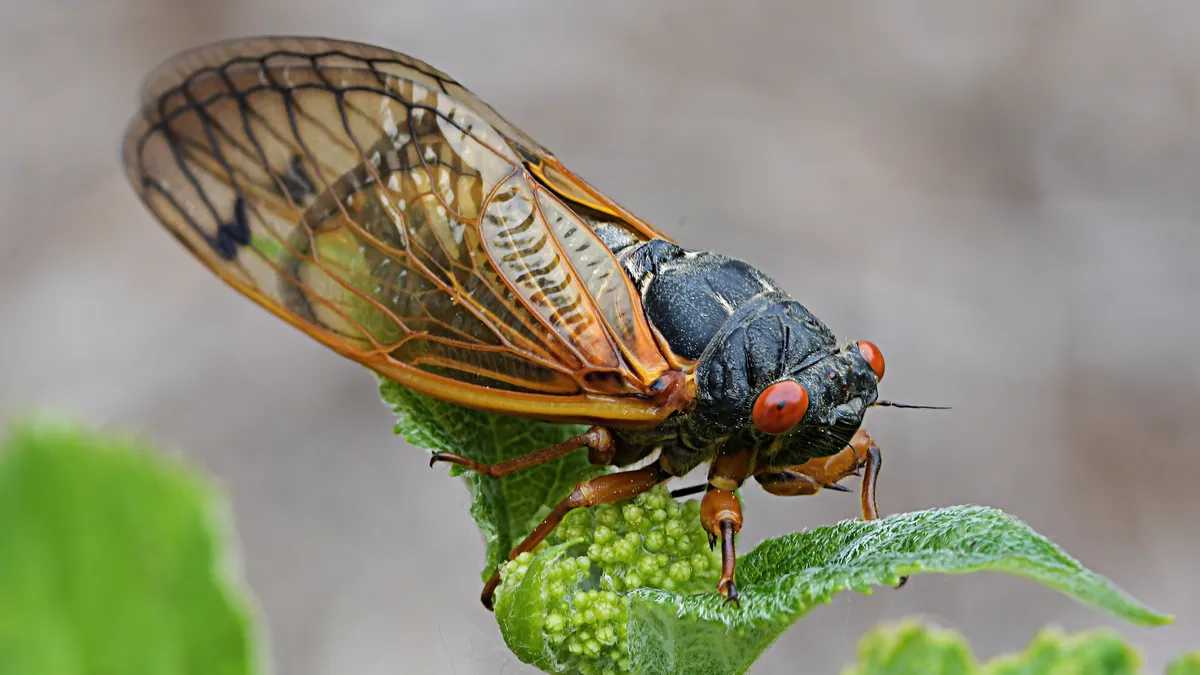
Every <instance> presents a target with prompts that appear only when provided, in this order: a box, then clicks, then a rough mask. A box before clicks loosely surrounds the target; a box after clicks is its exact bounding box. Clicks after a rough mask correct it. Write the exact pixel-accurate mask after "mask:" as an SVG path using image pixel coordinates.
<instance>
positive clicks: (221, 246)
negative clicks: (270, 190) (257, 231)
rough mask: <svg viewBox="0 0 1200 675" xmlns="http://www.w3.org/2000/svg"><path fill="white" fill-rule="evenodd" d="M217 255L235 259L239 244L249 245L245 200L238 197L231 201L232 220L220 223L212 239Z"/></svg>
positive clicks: (248, 222)
mask: <svg viewBox="0 0 1200 675" xmlns="http://www.w3.org/2000/svg"><path fill="white" fill-rule="evenodd" d="M211 243H212V247H213V249H215V250H216V252H217V255H219V256H221V257H222V258H224V259H226V260H235V259H236V258H237V250H238V248H239V247H241V246H249V245H250V221H249V220H247V219H246V200H245V199H243V198H241V197H238V198H237V201H236V202H234V203H233V220H232V221H229V222H224V223H221V224H220V225H219V226H218V227H217V235H216V237H214V238H213V240H212V242H211Z"/></svg>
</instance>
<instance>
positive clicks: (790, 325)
mask: <svg viewBox="0 0 1200 675" xmlns="http://www.w3.org/2000/svg"><path fill="white" fill-rule="evenodd" d="M883 372H884V361H883V356H882V355H881V354H880V351H879V349H878V348H876V347H875V345H874V344H872V343H870V342H866V341H861V342H857V343H855V342H850V343H839V342H838V341H837V339H836V338H835V337H834V335H833V333H832V332H831V331H830V330H829V328H828V327H826V326H825V324H824V323H822V322H821V321H820V320H819V319H817V317H815V316H813V314H812V313H811V312H809V311H808V310H807V309H806V308H805V307H804V306H803V305H801V304H800V303H798V302H796V301H794V300H792V299H790V298H789V297H788V296H787V295H786V294H784V293H782V292H778V291H776V292H770V293H764V294H762V295H759V296H758V297H756V298H754V299H753V300H751V301H750V302H748V303H746V304H745V305H744V306H742V307H741V308H740V309H739V310H738V311H737V312H736V313H734V314H733V315H732V316H730V318H729V320H727V321H726V322H725V325H724V326H723V327H722V329H721V330H720V331H719V332H718V334H717V335H716V336H714V338H713V339H712V341H711V342H710V343H709V344H708V346H707V348H706V349H705V351H704V353H703V354H702V355H701V357H700V358H699V359H698V360H697V363H696V369H695V379H696V407H695V409H694V411H693V414H692V417H693V419H694V425H695V426H696V428H697V429H698V430H701V433H702V434H703V435H705V436H708V437H710V438H718V437H723V438H728V439H729V440H728V441H727V442H732V443H739V444H743V445H745V446H756V447H765V446H774V448H775V451H776V452H786V453H788V455H789V456H790V457H795V458H797V461H802V459H803V458H804V457H823V456H828V455H831V454H834V453H836V452H838V451H840V450H841V449H842V448H843V447H845V445H846V443H847V442H848V441H849V440H850V437H851V436H853V435H854V432H855V431H857V430H858V428H859V426H860V425H861V424H862V420H863V415H864V413H865V412H866V410H867V408H868V407H869V406H870V405H871V404H873V403H874V402H875V401H876V399H877V398H878V392H877V387H878V384H879V380H880V379H881V378H882V377H883Z"/></svg>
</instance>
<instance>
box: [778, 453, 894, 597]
mask: <svg viewBox="0 0 1200 675" xmlns="http://www.w3.org/2000/svg"><path fill="white" fill-rule="evenodd" d="M882 464H883V456H882V455H881V454H880V452H879V446H878V445H876V444H875V441H874V439H872V438H871V434H870V433H869V432H868V431H867V430H866V429H859V430H858V431H857V432H855V434H854V436H853V437H852V438H851V439H850V443H849V445H847V446H846V447H845V448H844V449H843V450H842V451H841V452H839V453H837V454H836V455H831V456H829V457H820V458H817V459H812V460H809V461H807V462H805V463H804V464H798V465H796V466H790V467H786V468H779V467H770V468H766V469H763V470H762V471H760V472H759V473H756V474H755V475H754V479H755V480H757V481H758V482H759V484H760V485H762V487H763V489H764V490H766V491H767V492H769V493H771V494H773V495H778V496H781V497H793V496H799V495H812V494H816V493H817V492H819V491H820V490H821V488H825V489H828V490H837V491H839V492H848V491H849V490H847V489H846V488H844V487H842V486H841V485H838V481H840V480H842V479H844V478H846V477H847V476H853V475H857V474H859V473H860V471H859V470H860V469H861V473H862V477H863V478H862V491H861V492H862V494H861V495H860V496H861V500H862V519H863V520H878V519H879V506H878V504H877V503H876V498H875V494H876V486H877V485H878V483H879V469H880V467H881V466H882ZM907 582H908V577H901V578H900V583H899V584H897V586H896V588H900V587H901V586H903V585H904V584H905V583H907Z"/></svg>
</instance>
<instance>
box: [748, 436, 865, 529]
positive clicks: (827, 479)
mask: <svg viewBox="0 0 1200 675" xmlns="http://www.w3.org/2000/svg"><path fill="white" fill-rule="evenodd" d="M879 466H880V454H879V446H877V445H875V441H874V440H872V438H871V434H870V433H868V432H867V430H866V429H859V430H858V431H857V432H855V434H854V437H853V438H851V439H850V443H849V445H847V446H846V447H845V448H843V449H842V451H841V452H839V453H837V454H835V455H830V456H829V457H818V458H816V459H811V460H809V461H807V462H805V463H804V464H797V465H795V466H789V467H766V468H764V469H761V470H760V471H759V472H758V473H756V474H755V475H754V480H757V481H758V482H759V484H760V485H762V487H763V489H764V490H766V491H767V492H769V493H771V494H773V495H777V496H780V497H796V496H801V495H813V494H816V493H817V492H820V490H821V488H825V489H827V490H836V491H838V492H849V490H848V489H847V488H845V487H842V486H841V485H838V482H839V481H841V480H842V479H844V478H846V477H847V476H854V475H858V474H859V473H860V469H862V471H861V473H862V474H863V486H862V517H863V520H877V519H878V518H879V508H878V506H877V505H876V503H875V484H876V482H877V481H878V480H879Z"/></svg>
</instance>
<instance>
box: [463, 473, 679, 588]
mask: <svg viewBox="0 0 1200 675" xmlns="http://www.w3.org/2000/svg"><path fill="white" fill-rule="evenodd" d="M670 477H671V475H670V474H668V473H667V472H666V470H665V469H663V468H662V467H661V466H659V465H658V464H651V465H650V466H647V467H644V468H641V469H634V470H632V471H621V472H620V473H610V474H608V475H607V476H599V477H597V478H593V479H591V480H589V481H585V482H583V483H580V484H579V486H578V487H576V488H575V491H574V492H572V493H571V494H570V495H568V496H567V498H566V499H564V500H562V501H561V502H559V503H558V505H557V506H555V507H554V509H553V510H552V511H550V515H548V516H546V519H545V520H543V521H542V522H541V523H540V524H539V525H538V526H537V527H535V528H533V532H530V533H529V536H528V537H525V540H524V541H522V542H521V543H520V544H518V545H517V547H516V548H514V549H513V550H512V552H511V553H509V554H508V557H509V559H510V560H511V559H513V558H516V557H517V556H519V555H521V554H522V553H525V552H526V551H531V550H533V548H534V547H535V546H537V545H538V544H540V543H542V540H543V539H545V538H546V537H547V536H548V535H549V534H550V533H551V532H553V531H554V528H556V527H558V524H559V523H561V522H562V519H563V517H564V516H566V515H567V513H568V512H569V511H571V510H572V509H577V508H579V507H581V506H596V505H598V504H611V503H613V502H619V501H621V500H624V499H629V498H631V497H636V496H637V495H640V494H641V493H643V492H645V491H647V490H649V489H650V488H652V487H654V486H655V485H658V484H659V483H661V482H663V481H664V480H666V479H668V478H670ZM499 585H500V570H496V571H495V572H494V573H493V574H492V576H491V578H489V579H488V580H487V583H486V584H484V586H483V593H481V594H480V597H479V599H480V600H481V601H483V606H484V607H487V608H488V609H491V608H492V596H493V595H495V593H496V587H497V586H499Z"/></svg>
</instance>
